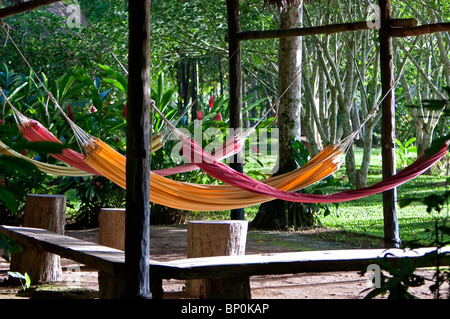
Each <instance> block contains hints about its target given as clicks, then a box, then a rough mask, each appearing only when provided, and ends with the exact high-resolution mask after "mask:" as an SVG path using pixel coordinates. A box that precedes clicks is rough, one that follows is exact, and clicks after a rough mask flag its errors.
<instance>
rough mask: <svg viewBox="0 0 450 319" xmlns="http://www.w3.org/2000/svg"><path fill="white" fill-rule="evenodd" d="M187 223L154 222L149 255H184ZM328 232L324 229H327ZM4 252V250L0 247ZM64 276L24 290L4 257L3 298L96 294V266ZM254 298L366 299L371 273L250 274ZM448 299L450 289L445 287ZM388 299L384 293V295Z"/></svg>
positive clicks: (263, 240) (288, 237)
mask: <svg viewBox="0 0 450 319" xmlns="http://www.w3.org/2000/svg"><path fill="white" fill-rule="evenodd" d="M186 229H187V228H186V226H183V225H177V226H152V228H151V232H150V234H151V258H152V259H154V260H158V261H168V260H174V259H180V258H185V257H186V239H187V231H186ZM323 231H326V230H323ZM66 234H67V235H69V236H73V237H77V238H80V239H83V240H88V241H93V242H97V240H98V230H97V229H93V230H71V231H66ZM349 248H373V247H361V246H359V247H355V246H351V245H348V244H347V245H344V244H342V243H336V242H331V241H326V240H320V239H317V238H315V237H312V236H310V235H309V234H308V232H275V231H254V230H250V231H249V233H248V238H247V247H246V253H247V254H255V253H256V254H258V253H269V252H270V253H275V252H289V251H301V250H321V249H322V250H330V249H349ZM0 255H1V252H0ZM61 264H62V268H63V281H62V282H60V283H58V284H53V285H39V286H32V287H31V289H28V290H26V291H23V290H22V287H21V285H20V284H19V283H17V282H12V281H11V280H8V275H7V271H8V270H9V264H8V263H7V262H6V261H5V260H4V259H2V258H0V299H39V298H42V299H46V298H56V299H58V298H74V299H81V298H87V299H93V298H97V292H98V282H97V272H96V270H95V269H89V268H87V267H85V266H83V265H79V264H76V263H74V262H73V261H71V260H67V259H62V260H61ZM433 273H434V272H432V271H426V270H421V271H420V272H418V274H422V275H424V276H426V278H429V279H431V278H432V276H433ZM430 284H431V282H429V283H428V284H427V285H424V286H421V287H419V288H415V289H410V290H408V291H410V292H411V293H413V294H414V295H415V296H416V297H418V298H420V299H432V298H433V294H431V293H430V290H429V288H428V286H429V285H430ZM250 285H251V296H252V299H362V298H364V296H365V295H366V294H367V292H362V291H363V290H364V289H366V288H368V287H369V277H368V275H367V276H366V277H362V276H361V275H360V274H359V273H357V272H334V273H308V274H286V275H276V276H273V275H267V276H254V277H251V279H250ZM184 286H185V283H184V282H183V281H179V280H165V281H164V282H163V289H164V296H165V297H164V298H167V299H181V298H187V296H186V295H185V293H184ZM445 293H446V294H445V296H444V297H445V298H448V289H446V291H445ZM381 298H385V297H381Z"/></svg>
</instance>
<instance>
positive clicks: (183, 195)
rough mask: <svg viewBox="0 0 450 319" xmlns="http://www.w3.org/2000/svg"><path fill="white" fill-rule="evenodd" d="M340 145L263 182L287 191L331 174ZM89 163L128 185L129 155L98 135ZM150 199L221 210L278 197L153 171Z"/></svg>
mask: <svg viewBox="0 0 450 319" xmlns="http://www.w3.org/2000/svg"><path fill="white" fill-rule="evenodd" d="M341 154H342V149H341V147H340V146H338V147H335V146H328V147H326V148H325V149H324V150H322V152H320V153H319V154H318V155H317V156H316V157H314V158H313V159H311V160H310V161H309V162H308V163H307V164H306V165H304V166H303V167H301V168H299V169H297V170H295V171H293V172H290V173H286V174H283V175H279V176H276V177H273V178H269V179H266V180H264V181H263V183H265V184H267V185H269V186H270V187H273V188H277V189H280V190H285V191H297V190H300V189H302V188H304V187H307V186H309V185H312V184H314V183H315V182H317V181H319V180H321V179H323V178H325V177H327V176H329V175H330V174H332V173H334V172H336V171H337V170H338V169H339V163H338V161H337V160H336V158H337V157H339V155H341ZM85 163H86V164H88V165H89V166H91V167H92V168H94V169H95V170H97V171H99V172H101V173H102V175H103V176H105V177H107V178H108V179H110V180H111V181H112V182H114V183H116V184H117V185H119V186H121V187H122V188H124V189H125V188H126V158H125V156H123V155H122V154H120V153H118V152H117V151H115V150H114V149H112V148H111V147H110V146H108V145H107V144H105V143H104V142H102V141H101V140H98V139H91V140H90V143H89V146H87V147H86V157H85ZM150 189H151V191H150V201H151V202H153V203H157V204H161V205H164V206H168V207H172V208H176V209H182V210H193V211H219V210H228V209H236V208H240V207H247V206H252V205H256V204H260V203H263V202H266V201H269V200H272V199H274V198H273V197H271V196H261V195H258V194H254V193H252V192H248V191H245V190H242V189H241V188H239V187H234V186H231V185H202V184H194V183H186V182H179V181H174V180H172V179H168V178H166V177H163V176H160V175H158V174H156V173H153V172H150Z"/></svg>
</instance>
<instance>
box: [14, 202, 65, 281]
mask: <svg viewBox="0 0 450 319" xmlns="http://www.w3.org/2000/svg"><path fill="white" fill-rule="evenodd" d="M65 219H66V196H63V195H27V199H26V203H25V220H24V226H25V227H36V228H43V229H46V230H50V231H52V232H55V233H57V234H64V226H65ZM10 269H11V271H16V272H19V273H21V274H25V273H27V274H28V276H29V277H30V279H31V282H33V283H43V282H55V281H60V280H61V279H62V270H61V263H60V257H59V256H58V255H54V254H50V253H47V252H45V251H43V250H40V249H36V248H30V247H24V250H23V251H22V252H20V253H17V254H14V255H13V256H12V257H11V265H10Z"/></svg>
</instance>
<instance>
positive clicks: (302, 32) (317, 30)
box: [226, 18, 418, 41]
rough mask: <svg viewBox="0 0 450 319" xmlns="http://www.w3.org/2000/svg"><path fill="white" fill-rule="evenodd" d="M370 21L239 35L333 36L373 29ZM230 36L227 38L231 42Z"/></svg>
mask: <svg viewBox="0 0 450 319" xmlns="http://www.w3.org/2000/svg"><path fill="white" fill-rule="evenodd" d="M367 22H368V21H359V22H349V23H341V24H330V25H324V26H317V27H304V28H293V29H282V30H281V29H280V30H266V31H243V32H239V33H238V37H239V40H241V41H246V40H257V39H274V38H286V37H298V36H308V35H316V34H333V33H339V32H350V31H361V30H368V29H372V28H371V27H369V24H368V23H367ZM417 23H418V22H417V19H414V18H411V19H393V20H391V26H392V27H395V28H397V27H405V29H407V28H406V27H412V26H417ZM229 38H230V35H228V36H227V37H226V40H227V41H229Z"/></svg>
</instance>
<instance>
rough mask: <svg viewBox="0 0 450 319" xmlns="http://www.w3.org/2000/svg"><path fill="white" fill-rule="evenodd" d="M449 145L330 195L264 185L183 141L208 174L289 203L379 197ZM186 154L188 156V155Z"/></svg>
mask: <svg viewBox="0 0 450 319" xmlns="http://www.w3.org/2000/svg"><path fill="white" fill-rule="evenodd" d="M449 142H450V141H449V140H447V141H445V142H443V143H442V145H441V146H440V148H439V150H438V151H437V152H436V153H432V154H428V152H426V153H425V154H424V155H422V156H421V157H419V158H418V159H417V160H416V161H415V162H414V163H413V164H411V165H410V166H408V167H406V168H404V169H403V170H401V171H399V172H398V173H397V174H395V175H393V176H391V177H389V178H386V179H384V180H382V181H381V182H378V183H376V184H374V185H371V186H368V187H364V188H359V189H353V190H349V191H343V192H338V193H334V194H328V195H314V194H302V193H292V192H287V191H283V190H279V189H276V188H273V187H271V186H269V185H267V184H264V183H261V182H259V181H257V180H255V179H253V178H251V177H248V176H247V175H245V174H243V173H239V172H237V171H235V170H234V169H232V168H230V167H229V166H227V165H225V164H223V163H220V162H217V161H215V160H214V158H213V157H212V156H211V155H209V154H208V153H206V152H204V151H203V150H202V148H201V147H200V146H199V145H198V144H197V143H196V142H195V141H194V140H193V139H187V138H183V143H184V145H185V148H183V150H190V151H191V154H190V159H191V161H192V162H194V159H199V158H201V159H203V160H202V161H201V162H200V163H195V164H196V165H197V166H198V167H200V168H201V169H202V170H203V171H204V172H206V173H207V174H209V175H211V176H213V177H215V178H217V179H219V180H221V181H223V182H225V183H227V184H229V185H233V186H235V187H239V188H241V189H244V190H246V191H249V192H252V193H256V194H260V195H265V196H270V197H274V198H278V199H282V200H286V201H290V202H300V203H338V202H345V201H350V200H355V199H359V198H362V197H366V196H369V195H373V194H377V193H380V192H383V191H386V190H389V189H392V188H395V187H397V186H399V185H401V184H403V183H405V182H407V181H409V180H411V179H413V178H415V177H417V176H419V175H420V174H422V173H424V172H425V171H426V170H428V169H429V168H430V167H431V166H433V165H434V164H435V163H436V162H437V161H439V160H440V159H441V158H443V157H444V156H445V155H446V154H447V149H448V145H449ZM429 151H430V150H429ZM184 155H185V156H187V155H189V154H184Z"/></svg>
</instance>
